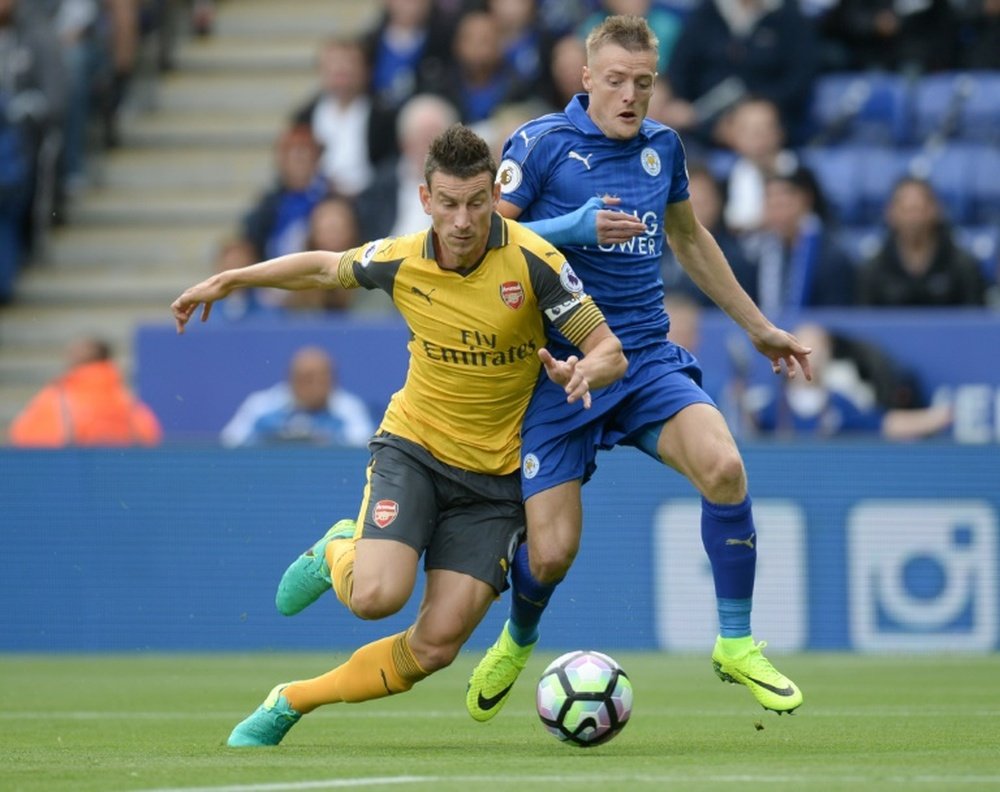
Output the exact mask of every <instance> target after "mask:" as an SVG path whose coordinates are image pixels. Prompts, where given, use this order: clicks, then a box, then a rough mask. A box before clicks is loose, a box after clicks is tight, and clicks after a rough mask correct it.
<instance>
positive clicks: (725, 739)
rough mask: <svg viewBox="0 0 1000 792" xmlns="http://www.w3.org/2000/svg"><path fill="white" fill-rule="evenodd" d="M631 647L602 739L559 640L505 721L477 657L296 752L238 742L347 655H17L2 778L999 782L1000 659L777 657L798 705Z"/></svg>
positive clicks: (222, 786) (790, 786) (536, 662)
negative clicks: (491, 707) (569, 720)
mask: <svg viewBox="0 0 1000 792" xmlns="http://www.w3.org/2000/svg"><path fill="white" fill-rule="evenodd" d="M612 654H613V655H614V656H615V657H616V659H617V660H619V662H620V663H621V664H622V665H623V666H624V667H625V669H626V671H627V672H628V674H629V676H630V677H631V679H632V682H633V685H634V688H635V708H634V710H633V715H632V720H631V722H630V723H629V725H628V726H627V727H626V729H625V730H624V731H623V732H622V733H621V735H619V736H618V737H617V738H616V739H614V740H612V741H611V742H610V743H607V744H606V745H603V746H600V747H598V748H593V749H580V748H574V747H570V746H567V745H564V744H561V743H559V742H558V741H557V740H555V739H554V738H553V737H551V736H549V735H548V734H547V733H546V732H545V731H544V730H543V728H542V726H541V724H540V723H539V721H538V719H537V717H536V715H535V712H534V705H533V694H534V681H535V679H537V677H538V675H539V674H540V673H541V670H542V668H543V667H544V665H545V664H546V663H547V662H548V661H549V660H551V659H552V658H553V657H555V655H556V652H554V651H549V652H547V651H544V650H540V651H538V652H536V656H535V657H534V658H533V659H532V662H531V664H530V665H529V667H528V668H527V669H526V671H525V673H524V675H523V676H522V678H521V682H520V684H519V685H518V686H517V688H516V689H515V693H514V695H513V696H512V697H511V699H510V701H509V702H508V704H507V707H506V708H505V709H504V711H503V712H502V713H501V714H500V715H499V716H498V717H497V718H496V719H495V720H493V721H491V722H489V723H487V724H478V723H475V722H474V721H473V720H472V719H471V718H469V717H468V715H467V714H466V712H465V706H464V692H465V682H466V678H467V675H468V673H469V671H470V670H471V668H472V666H473V664H474V663H475V661H476V659H477V656H476V655H473V654H464V655H463V656H461V657H460V658H459V659H458V661H457V662H456V663H455V664H454V665H453V666H452V667H451V668H449V669H447V670H445V671H443V672H441V673H439V674H436V675H435V676H433V677H431V678H430V679H427V680H426V681H424V682H422V683H421V684H420V685H418V686H417V687H416V688H414V690H413V691H411V692H410V693H407V694H406V695H402V696H396V697H393V698H389V699H383V700H380V701H374V702H368V703H365V704H354V705H343V704H340V705H336V706H332V707H327V708H324V709H322V710H319V711H318V712H316V713H314V714H312V715H310V716H307V717H306V718H305V719H303V720H302V721H301V722H300V723H299V725H298V726H296V727H295V728H294V729H293V730H292V731H291V732H290V733H289V735H288V737H287V738H286V740H285V742H284V743H283V744H282V745H281V746H279V747H277V748H267V749H243V750H238V751H237V750H231V749H227V748H226V747H224V741H225V738H226V737H227V735H228V734H229V731H230V729H231V728H232V727H233V725H234V724H235V723H236V722H237V721H239V720H240V719H241V718H242V717H244V716H245V715H246V714H247V713H249V712H250V711H251V710H252V709H253V708H254V707H256V706H257V704H258V703H260V701H261V700H262V699H263V697H264V695H265V694H266V693H267V691H268V690H269V689H270V687H271V686H272V685H273V684H275V683H277V682H279V681H287V680H289V679H294V678H301V677H308V676H312V675H314V674H317V673H320V672H323V671H325V670H327V669H328V668H330V667H332V666H333V665H336V664H337V663H338V662H340V661H341V660H342V659H343V657H344V656H343V655H331V656H328V657H327V656H321V655H316V654H243V655H225V654H219V655H187V654H177V655H169V654H166V655H162V654H157V655H142V654H139V655H131V656H122V655H82V656H81V655H73V656H68V655H62V656H59V655H55V656H40V655H4V656H0V693H2V695H0V700H2V701H3V707H2V710H0V790H3V791H4V792H15V791H18V792H19V791H21V790H23V791H24V792H36V790H37V791H38V792H61V791H62V790H67V791H69V790H72V792H86V790H101V791H102V792H104V791H105V790H204V791H205V792H209V791H211V792H298V791H299V790H324V789H363V790H383V789H384V790H402V791H403V792H409V790H438V791H442V792H450V791H452V790H454V791H456V792H457V791H459V790H461V791H462V792H464V791H465V790H479V789H482V790H494V791H497V792H505V791H506V790H516V791H517V792H540V791H541V790H545V792H559V791H560V790H588V792H597V791H598V790H627V791H628V792H641V791H642V790H714V789H739V788H748V789H754V790H764V789H767V790H810V792H812V791H814V790H927V792H937V791H938V790H951V789H955V790H979V789H983V790H987V789H988V790H997V789H1000V674H998V672H1000V661H998V657H997V656H996V655H987V656H916V657H902V656H893V657H863V656H857V655H847V654H845V655H835V654H807V655H795V656H787V657H781V656H777V655H775V656H774V657H773V659H774V660H775V661H776V663H777V664H778V666H779V667H780V668H781V669H782V670H783V671H785V672H786V673H788V674H789V675H790V676H792V677H793V678H794V679H795V680H796V681H797V682H799V684H800V685H801V687H802V689H803V692H804V694H805V704H804V705H803V707H802V708H801V709H800V710H799V712H798V713H797V714H795V715H794V716H792V717H788V716H785V717H780V718H779V717H778V716H776V715H775V714H774V713H769V712H764V711H763V710H762V709H761V708H760V707H758V706H757V705H756V704H755V702H754V701H753V700H752V698H751V697H750V694H749V693H748V692H747V691H746V690H744V689H743V688H742V687H738V686H736V685H728V684H723V683H721V682H720V681H719V680H718V679H717V678H716V676H715V675H714V673H713V672H712V669H711V663H710V662H709V660H708V658H707V657H692V656H678V655H665V654H653V653H645V654H637V653H625V652H612ZM761 726H763V728H759V727H761Z"/></svg>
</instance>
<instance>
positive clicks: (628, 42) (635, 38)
mask: <svg viewBox="0 0 1000 792" xmlns="http://www.w3.org/2000/svg"><path fill="white" fill-rule="evenodd" d="M605 44H617V45H618V46H619V47H621V48H622V49H624V50H627V51H628V52H655V53H659V50H660V40H659V39H658V38H657V37H656V34H655V33H654V32H653V29H652V28H651V27H650V26H649V23H648V22H647V21H646V20H645V18H643V17H641V16H631V15H628V14H616V15H614V16H609V17H608V18H607V19H605V20H604V21H603V22H601V24H599V25H598V26H597V27H595V28H594V29H593V30H591V31H590V35H589V36H587V60H588V62H589V61H590V59H591V58H592V57H593V56H594V53H595V52H597V50H599V49H600V48H601V47H603V46H604V45H605Z"/></svg>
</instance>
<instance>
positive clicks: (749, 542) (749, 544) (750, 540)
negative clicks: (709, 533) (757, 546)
mask: <svg viewBox="0 0 1000 792" xmlns="http://www.w3.org/2000/svg"><path fill="white" fill-rule="evenodd" d="M756 538H757V534H755V533H752V534H750V537H749V538H748V539H727V540H726V546H727V547H729V546H731V545H746V546H747V547H749V548H750V549H751V550H753V540H754V539H756Z"/></svg>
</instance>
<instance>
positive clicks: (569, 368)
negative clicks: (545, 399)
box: [538, 348, 590, 410]
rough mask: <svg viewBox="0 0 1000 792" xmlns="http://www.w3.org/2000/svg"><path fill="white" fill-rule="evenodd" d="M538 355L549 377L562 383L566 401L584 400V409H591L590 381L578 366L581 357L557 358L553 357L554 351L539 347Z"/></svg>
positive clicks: (557, 382)
mask: <svg viewBox="0 0 1000 792" xmlns="http://www.w3.org/2000/svg"><path fill="white" fill-rule="evenodd" d="M538 357H539V359H540V360H541V361H542V365H543V366H545V373H546V374H547V375H548V377H549V379H550V380H552V381H553V382H554V383H556V384H557V385H562V386H563V390H565V391H566V401H567V402H569V403H570V404H573V403H574V402H577V401H582V402H583V409H585V410H589V409H590V383H589V382H588V381H587V378H586V377H585V376H584V375H583V372H582V371H581V370H580V369H578V368H577V365H576V364H577V363H579V362H580V359H579V358H578V357H577V356H576V355H570V356H569V357H568V358H566V360H557V359H556V358H554V357H552V353H551V352H549V350H547V349H544V348H543V349H539V350H538Z"/></svg>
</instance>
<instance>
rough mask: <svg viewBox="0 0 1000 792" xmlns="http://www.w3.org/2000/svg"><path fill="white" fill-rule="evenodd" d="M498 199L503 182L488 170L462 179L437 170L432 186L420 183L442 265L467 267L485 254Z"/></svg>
mask: <svg viewBox="0 0 1000 792" xmlns="http://www.w3.org/2000/svg"><path fill="white" fill-rule="evenodd" d="M499 199H500V185H499V184H494V181H493V178H492V176H491V174H490V173H488V172H483V173H480V174H477V175H476V176H473V177H472V178H469V179H460V178H458V177H457V176H450V175H448V174H446V173H441V172H440V171H437V172H435V173H433V174H432V175H431V183H430V185H429V186H428V185H426V184H421V185H420V201H421V203H422V204H423V206H424V211H425V212H426V213H427V214H429V215H430V216H431V225H432V226H433V228H434V235H435V236H436V237H437V248H438V264H439V265H440V266H441V267H443V268H444V269H464V268H465V267H470V266H472V265H473V264H475V263H476V262H477V261H478V260H479V259H480V258H481V257H482V255H483V254H484V253H485V252H486V241H487V239H488V238H489V235H490V222H491V220H492V217H493V211H494V210H495V209H496V205H497V201H498V200H499Z"/></svg>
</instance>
